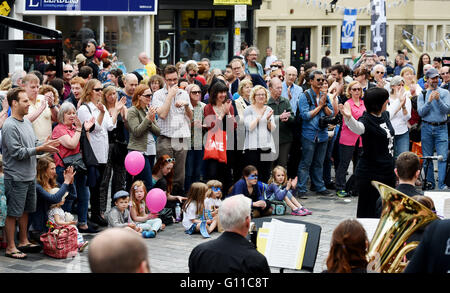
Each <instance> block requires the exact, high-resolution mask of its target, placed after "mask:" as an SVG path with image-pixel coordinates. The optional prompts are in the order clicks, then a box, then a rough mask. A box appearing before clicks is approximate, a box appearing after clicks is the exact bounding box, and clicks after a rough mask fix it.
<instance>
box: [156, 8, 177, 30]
mask: <svg viewBox="0 0 450 293" xmlns="http://www.w3.org/2000/svg"><path fill="white" fill-rule="evenodd" d="M173 22H174V11H173V10H160V11H159V12H158V25H159V29H173V28H174V24H173Z"/></svg>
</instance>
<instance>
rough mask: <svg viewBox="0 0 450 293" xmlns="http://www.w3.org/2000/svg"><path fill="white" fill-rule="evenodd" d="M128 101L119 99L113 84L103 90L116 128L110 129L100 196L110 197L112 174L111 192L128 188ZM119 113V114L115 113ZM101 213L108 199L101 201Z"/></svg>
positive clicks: (104, 103)
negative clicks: (126, 167) (126, 166)
mask: <svg viewBox="0 0 450 293" xmlns="http://www.w3.org/2000/svg"><path fill="white" fill-rule="evenodd" d="M126 102H127V98H126V97H122V99H120V101H119V100H118V99H117V91H116V88H115V87H114V86H112V85H110V86H108V87H107V88H105V89H104V90H103V97H102V103H103V105H105V106H106V109H108V112H109V113H110V115H111V119H112V122H113V123H114V124H116V125H117V126H116V128H114V129H113V130H111V131H108V140H109V151H108V161H107V163H106V169H105V174H104V176H103V178H102V182H101V185H100V198H101V199H107V198H108V189H109V180H110V179H111V175H112V185H111V194H115V193H116V192H117V191H119V190H125V188H126V184H125V183H126V175H127V171H126V170H125V165H124V161H125V156H126V155H127V144H128V143H127V140H126V137H125V135H126V128H125V124H126V123H127V114H128V111H127V107H125V104H126ZM113 113H117V115H113ZM100 209H101V213H102V214H104V213H105V212H106V201H104V202H101V207H100Z"/></svg>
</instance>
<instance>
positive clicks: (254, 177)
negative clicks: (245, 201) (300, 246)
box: [248, 174, 258, 180]
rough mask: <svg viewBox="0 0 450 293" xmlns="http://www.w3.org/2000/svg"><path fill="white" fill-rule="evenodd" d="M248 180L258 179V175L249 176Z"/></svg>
mask: <svg viewBox="0 0 450 293" xmlns="http://www.w3.org/2000/svg"><path fill="white" fill-rule="evenodd" d="M248 179H249V180H255V179H258V175H257V174H252V175H250V176H248Z"/></svg>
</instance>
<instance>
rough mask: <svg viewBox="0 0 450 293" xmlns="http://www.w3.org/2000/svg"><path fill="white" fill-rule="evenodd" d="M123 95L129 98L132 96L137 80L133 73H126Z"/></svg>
mask: <svg viewBox="0 0 450 293" xmlns="http://www.w3.org/2000/svg"><path fill="white" fill-rule="evenodd" d="M124 85H125V88H124V90H125V93H126V94H127V95H129V96H132V95H133V94H134V90H135V89H136V87H137V86H138V78H137V76H136V75H134V74H133V73H128V74H126V75H125V81H124Z"/></svg>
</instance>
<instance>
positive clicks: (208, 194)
mask: <svg viewBox="0 0 450 293" xmlns="http://www.w3.org/2000/svg"><path fill="white" fill-rule="evenodd" d="M206 185H207V186H208V191H207V192H206V197H207V198H210V197H211V196H212V194H213V190H212V188H213V187H215V188H220V189H222V186H223V185H222V182H220V181H219V180H209V181H208V182H206ZM222 195H223V193H222V191H221V192H220V196H219V199H220V198H222Z"/></svg>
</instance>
